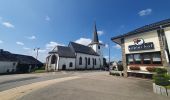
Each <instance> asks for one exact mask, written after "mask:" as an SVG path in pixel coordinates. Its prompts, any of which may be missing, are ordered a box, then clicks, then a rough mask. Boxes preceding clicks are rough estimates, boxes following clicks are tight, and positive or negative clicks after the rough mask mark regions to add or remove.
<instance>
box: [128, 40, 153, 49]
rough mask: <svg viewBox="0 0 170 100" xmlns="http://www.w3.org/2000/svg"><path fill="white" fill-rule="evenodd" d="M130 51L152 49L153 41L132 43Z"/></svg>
mask: <svg viewBox="0 0 170 100" xmlns="http://www.w3.org/2000/svg"><path fill="white" fill-rule="evenodd" d="M128 49H129V51H139V50H150V49H154V44H153V42H148V43H143V44H141V45H130V46H128Z"/></svg>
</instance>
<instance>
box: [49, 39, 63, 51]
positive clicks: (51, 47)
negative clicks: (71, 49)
mask: <svg viewBox="0 0 170 100" xmlns="http://www.w3.org/2000/svg"><path fill="white" fill-rule="evenodd" d="M58 45H60V46H64V45H63V44H60V43H57V42H53V41H51V42H50V43H47V44H46V49H50V50H52V49H53V48H54V47H56V46H58Z"/></svg>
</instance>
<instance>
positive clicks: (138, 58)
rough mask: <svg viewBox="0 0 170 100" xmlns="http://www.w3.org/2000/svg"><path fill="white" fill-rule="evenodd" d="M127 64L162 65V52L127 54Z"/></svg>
mask: <svg viewBox="0 0 170 100" xmlns="http://www.w3.org/2000/svg"><path fill="white" fill-rule="evenodd" d="M127 64H143V65H160V64H162V59H161V54H160V52H150V53H142V54H130V55H127Z"/></svg>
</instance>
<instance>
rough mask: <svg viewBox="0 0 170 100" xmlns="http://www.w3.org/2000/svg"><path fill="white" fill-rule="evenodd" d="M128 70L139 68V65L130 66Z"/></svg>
mask: <svg viewBox="0 0 170 100" xmlns="http://www.w3.org/2000/svg"><path fill="white" fill-rule="evenodd" d="M129 68H130V70H140V67H139V66H130V67H129Z"/></svg>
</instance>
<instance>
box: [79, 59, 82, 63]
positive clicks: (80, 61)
mask: <svg viewBox="0 0 170 100" xmlns="http://www.w3.org/2000/svg"><path fill="white" fill-rule="evenodd" d="M79 65H82V57H80V58H79Z"/></svg>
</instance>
